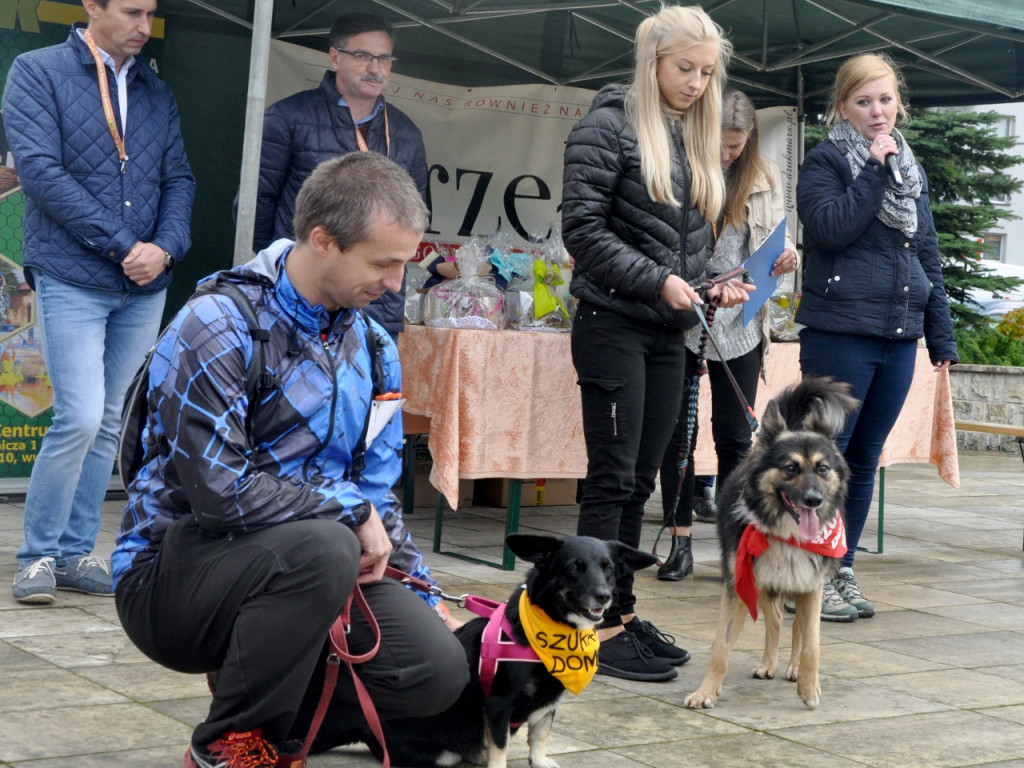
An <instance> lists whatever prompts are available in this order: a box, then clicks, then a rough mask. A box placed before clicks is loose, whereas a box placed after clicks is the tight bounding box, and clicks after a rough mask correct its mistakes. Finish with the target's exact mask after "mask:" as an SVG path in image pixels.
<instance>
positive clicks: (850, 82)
mask: <svg viewBox="0 0 1024 768" xmlns="http://www.w3.org/2000/svg"><path fill="white" fill-rule="evenodd" d="M880 77H891V78H892V83H893V87H894V88H895V90H896V106H897V108H898V112H899V116H900V118H901V121H902V122H907V121H908V120H910V115H909V114H908V112H907V106H906V104H904V103H903V95H902V94H903V90H904V88H905V87H906V84H905V83H904V82H903V75H902V74H901V73H900V70H899V67H897V66H896V63H895V62H894V61H893V60H892V59H890V58H889V57H888V56H886V55H885V54H884V53H862V54H861V55H860V56H854V57H853V58H852V59H847V60H846V61H844V62H843V65H842V66H841V67H840V68H839V71H838V72H836V81H835V83H834V84H833V85H832V94H831V96H830V98H829V104H828V112H826V113H825V122H826V123H827V124H828V126H829V127H830V128H831V127H832V126H833V125H838V124H839V123H841V122H843V115H842V113H841V112H840V111H839V103H840V102H843V101H846V100H847V99H848V98H849V97H850V94H851V93H853V92H854V91H855V90H857V89H858V88H860V87H861V86H862V85H864V84H865V83H870V82H871V81H872V80H877V79H878V78H880Z"/></svg>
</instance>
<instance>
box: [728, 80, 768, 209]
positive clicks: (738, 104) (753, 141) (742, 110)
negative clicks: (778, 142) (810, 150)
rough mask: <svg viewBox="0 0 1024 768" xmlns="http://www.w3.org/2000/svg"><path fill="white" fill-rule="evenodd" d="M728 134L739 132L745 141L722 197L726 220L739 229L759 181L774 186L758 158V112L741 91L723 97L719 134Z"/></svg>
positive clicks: (764, 164)
mask: <svg viewBox="0 0 1024 768" xmlns="http://www.w3.org/2000/svg"><path fill="white" fill-rule="evenodd" d="M727 131H739V132H740V133H743V134H745V135H746V137H747V143H746V146H744V147H743V151H742V152H740V155H739V157H737V158H736V159H735V160H734V161H733V163H732V168H731V169H730V171H729V182H728V183H727V184H726V194H725V220H726V221H727V222H728V223H730V224H732V225H733V227H736V228H740V227H741V226H742V225H743V223H744V222H745V221H746V218H747V215H746V207H747V198H749V197H750V193H751V192H753V191H754V185H755V184H756V183H757V180H758V178H760V177H761V176H764V178H766V179H767V180H768V184H769V185H770V186H772V188H774V186H775V182H774V180H773V179H772V175H771V173H770V172H769V168H768V163H766V162H765V160H764V158H763V157H761V141H760V135H759V132H758V130H757V110H756V109H754V104H753V102H751V100H750V98H749V97H748V96H747V95H746V94H745V93H742V92H741V91H732V90H730V91H726V92H725V96H723V97H722V133H726V132H727Z"/></svg>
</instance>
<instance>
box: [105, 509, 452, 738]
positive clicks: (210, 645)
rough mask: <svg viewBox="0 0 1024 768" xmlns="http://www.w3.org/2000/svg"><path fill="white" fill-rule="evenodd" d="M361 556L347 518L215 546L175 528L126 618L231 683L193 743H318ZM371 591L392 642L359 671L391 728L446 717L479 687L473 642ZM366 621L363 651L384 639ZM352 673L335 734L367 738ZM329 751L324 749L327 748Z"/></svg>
mask: <svg viewBox="0 0 1024 768" xmlns="http://www.w3.org/2000/svg"><path fill="white" fill-rule="evenodd" d="M359 552H360V545H359V541H358V540H357V539H356V537H355V534H353V533H352V531H351V530H350V529H349V528H347V527H346V526H344V525H342V524H340V523H338V522H335V521H333V520H296V521H292V522H288V523H283V524H280V525H275V526H272V527H269V528H264V529H262V530H259V531H255V532H252V533H248V534H243V535H237V536H233V537H230V538H228V537H222V538H211V537H209V536H208V535H204V534H203V533H202V532H201V531H200V529H199V526H198V525H197V524H196V522H195V520H194V519H193V518H192V517H183V518H180V519H179V520H177V521H176V522H174V523H173V524H172V525H171V526H170V528H168V530H167V533H166V534H165V535H164V538H163V540H162V542H161V547H160V552H159V554H158V555H157V557H156V558H155V559H154V560H152V561H150V562H148V563H143V564H140V565H136V566H134V567H133V568H131V569H130V570H129V571H128V572H127V573H125V574H124V575H123V576H122V577H121V579H120V580H119V582H118V585H117V593H116V602H117V612H118V616H119V617H120V619H121V623H122V625H123V626H124V629H125V632H127V634H128V637H129V638H131V640H132V642H133V643H135V645H136V646H138V648H139V649H140V650H141V651H142V652H143V653H145V654H146V655H147V656H149V657H150V658H151V659H153V660H154V661H156V662H157V663H159V664H162V665H163V666H165V667H168V668H170V669H173V670H176V671H178V672H186V673H192V674H195V673H200V672H216V673H217V685H216V693H215V694H214V697H213V702H212V704H211V705H210V711H209V714H208V715H207V718H206V721H205V722H203V723H200V724H199V726H198V727H197V728H196V729H195V732H194V733H193V735H192V743H193V744H196V745H198V746H206V745H207V744H209V743H210V742H212V741H215V740H216V739H218V738H220V737H221V735H222V734H224V733H225V732H229V731H234V732H244V731H249V730H252V729H253V728H262V730H263V737H264V738H265V739H267V740H268V741H270V742H271V743H273V744H275V745H278V746H280V745H281V744H282V743H284V741H286V740H287V739H289V738H295V737H298V738H302V737H304V736H305V733H306V730H307V729H308V727H309V721H310V719H311V717H312V711H313V708H315V703H316V702H315V699H316V698H317V697H318V696H319V693H320V690H321V687H322V684H323V674H322V670H323V660H324V658H325V657H326V646H327V631H328V629H329V628H330V626H331V624H332V623H333V622H334V620H335V619H336V618H337V616H338V613H339V612H340V611H341V608H342V606H343V605H344V604H345V601H346V600H347V598H348V595H349V593H350V592H351V591H352V588H353V585H354V584H355V580H356V575H357V573H358V570H359ZM363 589H364V593H365V595H366V598H367V601H368V602H369V603H370V607H371V609H372V610H373V613H374V615H375V616H376V617H377V619H378V621H379V622H380V626H381V634H382V639H381V648H380V650H379V651H378V653H377V655H376V656H375V657H374V658H373V659H372V660H371V661H369V662H366V663H365V664H362V665H360V666H359V668H358V669H359V676H360V678H361V679H362V680H363V682H364V683H365V684H366V687H367V689H368V690H369V692H370V695H371V697H372V699H373V702H374V704H375V706H376V708H377V711H378V713H379V715H380V717H381V718H382V719H387V718H392V717H418V716H421V715H429V714H433V713H436V712H440V711H442V710H443V709H444V708H445V707H447V706H448V705H449V704H451V703H452V702H453V701H454V700H455V698H456V697H457V696H458V694H459V692H460V691H461V690H462V688H463V687H464V686H465V684H466V683H467V682H468V680H469V670H468V665H467V664H466V655H465V652H464V651H463V650H462V646H461V644H460V643H459V642H458V641H457V640H456V639H455V636H454V635H453V634H452V633H451V632H450V631H449V630H448V629H447V628H446V627H445V626H444V624H443V623H442V622H441V621H439V620H438V618H437V616H436V615H435V614H434V612H433V611H432V610H431V609H430V608H429V607H428V606H427V604H426V603H425V602H424V601H423V600H422V599H420V598H419V597H417V596H416V595H414V594H412V592H410V591H409V590H408V589H406V588H405V587H403V586H401V585H399V584H398V583H397V582H394V581H389V580H385V581H383V582H379V583H378V584H374V585H368V586H365V587H364V588H363ZM353 614H354V615H353V617H352V618H353V626H352V632H351V634H350V635H349V644H350V649H351V650H352V651H353V652H354V653H359V652H361V651H364V650H366V649H367V648H368V647H369V645H370V639H369V638H370V635H371V633H370V630H369V628H368V626H367V625H366V622H365V620H364V618H363V616H362V615H361V614H360V612H359V611H358V610H357V609H354V610H353ZM346 676H347V671H346V670H342V672H341V675H340V676H339V682H338V688H337V689H336V691H335V694H334V697H333V699H332V702H331V707H330V709H329V710H328V714H327V718H326V720H325V723H324V726H323V727H322V730H321V736H322V737H327V738H328V739H330V738H331V734H332V733H334V732H336V731H338V730H339V729H341V728H343V727H344V728H348V729H349V730H351V728H352V726H356V730H355V732H354V733H356V734H357V733H358V725H359V722H360V715H359V711H360V710H359V705H358V703H357V700H356V698H355V693H354V688H353V686H352V685H351V681H350V680H348V679H347V677H346ZM310 700H312V704H313V706H312V707H310ZM335 738H337V737H336V736H335ZM334 743H339V742H338V741H336V740H335V741H334ZM329 746H333V744H330V743H325V742H324V739H323V738H321V739H318V747H319V748H328V747H329Z"/></svg>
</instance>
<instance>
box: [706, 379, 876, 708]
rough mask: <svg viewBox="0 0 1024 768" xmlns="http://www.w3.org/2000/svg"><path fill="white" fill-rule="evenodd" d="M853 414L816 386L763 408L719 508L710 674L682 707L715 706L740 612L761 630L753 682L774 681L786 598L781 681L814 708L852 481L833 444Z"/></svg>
mask: <svg viewBox="0 0 1024 768" xmlns="http://www.w3.org/2000/svg"><path fill="white" fill-rule="evenodd" d="M856 407H857V401H856V400H855V399H854V398H853V397H851V396H850V395H849V394H848V387H847V386H846V385H845V384H840V383H836V382H833V381H832V380H830V379H816V378H805V379H804V380H803V381H801V382H800V383H798V384H796V385H794V386H792V387H789V388H788V389H786V390H785V391H784V392H782V393H781V394H780V395H778V396H777V397H775V398H773V399H772V400H771V402H770V403H769V404H768V408H767V409H766V411H765V414H764V419H763V421H762V423H761V431H760V432H759V433H758V437H757V440H756V442H755V443H754V446H753V448H752V449H751V451H750V453H749V454H748V455H747V457H746V458H745V459H744V461H743V463H742V464H740V466H738V467H737V468H736V470H735V471H734V472H733V474H732V475H731V476H730V477H729V479H728V480H727V481H726V486H725V488H724V489H723V494H722V499H721V501H720V503H719V513H718V537H719V543H720V544H721V549H722V574H723V578H724V581H725V591H724V593H723V595H722V602H721V609H720V611H719V617H718V631H717V633H716V635H715V640H714V643H713V644H712V646H711V662H710V664H709V666H708V671H707V673H706V674H705V675H704V680H703V682H701V684H700V687H699V688H698V689H697V690H696V691H694V692H693V693H691V694H690V695H689V696H688V697H687V699H686V706H688V707H691V708H695V709H699V708H705V709H710V708H711V707H713V706H715V701H716V700H717V698H718V694H719V693H720V692H721V690H722V681H723V680H724V679H725V675H726V672H727V670H728V667H729V653H730V651H731V650H732V647H733V644H734V643H735V642H736V638H737V637H738V636H739V633H740V630H741V629H742V628H743V622H744V621H745V620H746V616H747V613H748V611H749V612H750V614H751V616H753V618H754V620H755V621H756V620H757V615H758V610H760V612H761V613H763V614H764V620H765V649H764V657H763V658H762V660H761V663H760V664H759V665H758V666H757V668H756V669H755V670H754V677H757V678H761V679H771V678H774V677H775V675H776V671H777V669H778V663H779V640H780V636H781V630H782V601H783V599H784V598H791V599H793V601H794V602H795V603H796V616H795V618H794V620H793V649H792V653H791V655H790V659H789V667H788V668H787V670H786V679H788V680H794V681H796V683H797V693H798V694H799V695H800V698H801V699H802V700H803V702H804V704H805V705H806V706H807V707H809V708H811V709H814V708H815V707H817V706H818V702H819V701H820V699H821V687H820V685H819V682H818V662H819V657H820V634H819V621H820V617H821V593H822V587H823V586H824V582H825V579H831V578H833V577H834V576H835V573H836V571H837V570H838V568H839V559H840V558H841V557H842V555H843V554H845V552H846V537H845V533H844V528H843V519H842V513H841V511H840V509H841V507H842V504H843V503H844V501H845V499H846V487H847V482H848V480H849V476H850V473H849V469H848V468H847V466H846V461H845V460H844V459H843V455H842V454H841V453H840V452H839V449H838V447H837V446H836V443H835V438H836V436H837V435H838V434H839V433H840V432H841V431H842V428H843V424H844V423H845V420H846V416H847V414H849V413H850V412H852V411H853V410H854V409H855V408H856Z"/></svg>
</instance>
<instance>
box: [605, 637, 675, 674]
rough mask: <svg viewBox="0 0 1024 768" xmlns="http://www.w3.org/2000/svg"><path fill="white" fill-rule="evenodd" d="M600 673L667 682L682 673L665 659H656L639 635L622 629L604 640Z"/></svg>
mask: <svg viewBox="0 0 1024 768" xmlns="http://www.w3.org/2000/svg"><path fill="white" fill-rule="evenodd" d="M597 674H599V675H609V676H611V677H621V678H622V679H623V680H640V681H642V682H647V683H664V682H667V681H669V680H673V679H675V677H676V676H677V675H678V674H679V673H678V672H677V671H676V670H675V668H674V667H673V666H672V665H671V664H669V663H668V662H667V661H665V660H664V659H659V658H655V656H654V654H652V653H651V652H650V651H649V650H647V646H645V645H644V644H643V643H641V642H640V638H639V636H638V635H635V634H633V633H632V632H620V633H619V634H617V635H615V637H611V638H609V639H607V640H602V641H601V647H600V648H598V649H597Z"/></svg>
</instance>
